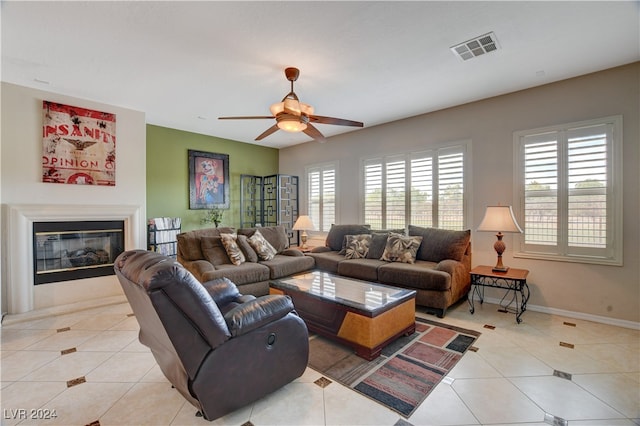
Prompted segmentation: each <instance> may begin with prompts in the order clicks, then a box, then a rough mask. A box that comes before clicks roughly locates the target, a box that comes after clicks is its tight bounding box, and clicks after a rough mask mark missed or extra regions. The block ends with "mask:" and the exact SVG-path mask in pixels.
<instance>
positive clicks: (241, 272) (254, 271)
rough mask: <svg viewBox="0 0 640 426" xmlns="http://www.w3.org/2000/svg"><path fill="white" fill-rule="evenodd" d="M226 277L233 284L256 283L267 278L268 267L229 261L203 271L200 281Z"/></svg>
mask: <svg viewBox="0 0 640 426" xmlns="http://www.w3.org/2000/svg"><path fill="white" fill-rule="evenodd" d="M224 277H226V278H228V279H230V280H231V281H232V282H233V283H234V284H236V285H238V286H240V285H243V284H249V283H257V282H259V281H268V280H269V268H267V267H266V266H265V265H261V264H259V263H251V262H244V263H243V264H242V265H238V266H236V265H232V264H231V262H227V263H224V264H222V265H218V266H216V269H215V271H208V272H205V273H204V274H203V276H202V281H203V282H206V281H211V280H215V279H217V278H224ZM241 291H242V290H241Z"/></svg>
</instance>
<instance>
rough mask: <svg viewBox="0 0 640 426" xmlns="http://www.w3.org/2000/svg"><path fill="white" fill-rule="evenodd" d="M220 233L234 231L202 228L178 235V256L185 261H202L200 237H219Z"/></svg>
mask: <svg viewBox="0 0 640 426" xmlns="http://www.w3.org/2000/svg"><path fill="white" fill-rule="evenodd" d="M221 232H224V233H228V234H231V233H233V232H235V229H234V228H229V227H224V228H204V229H196V230H194V231H189V232H183V233H181V234H178V236H177V239H178V255H179V256H180V257H182V258H183V259H185V260H202V259H204V255H203V253H202V249H201V244H200V239H201V238H202V237H219V236H220V233H221Z"/></svg>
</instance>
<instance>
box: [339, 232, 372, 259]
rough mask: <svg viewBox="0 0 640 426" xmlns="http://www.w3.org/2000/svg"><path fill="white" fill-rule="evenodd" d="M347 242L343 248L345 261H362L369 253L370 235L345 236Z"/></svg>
mask: <svg viewBox="0 0 640 426" xmlns="http://www.w3.org/2000/svg"><path fill="white" fill-rule="evenodd" d="M345 238H346V239H347V242H346V244H345V247H344V253H342V250H341V251H340V253H341V254H344V257H345V259H364V258H366V257H367V253H368V252H369V244H370V243H371V235H370V234H360V235H347V236H346V237H345Z"/></svg>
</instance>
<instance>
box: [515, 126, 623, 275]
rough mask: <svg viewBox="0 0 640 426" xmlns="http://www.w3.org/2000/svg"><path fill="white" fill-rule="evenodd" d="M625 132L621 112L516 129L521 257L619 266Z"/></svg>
mask: <svg viewBox="0 0 640 426" xmlns="http://www.w3.org/2000/svg"><path fill="white" fill-rule="evenodd" d="M621 134H622V117H619V116H618V117H610V118H606V119H602V120H592V121H588V122H582V123H575V124H568V125H564V126H557V127H554V128H547V129H543V131H524V132H517V133H516V134H514V140H515V142H516V144H517V149H516V151H517V155H518V158H517V160H516V165H517V168H518V171H517V173H516V177H517V179H518V182H517V188H518V191H519V199H520V200H521V203H520V207H521V210H522V212H523V215H524V228H525V235H524V238H521V244H520V252H519V253H517V255H518V256H522V257H534V258H560V259H564V260H570V261H580V262H590V263H605V264H621V261H622V244H621V240H622V220H621V214H622V197H621V192H622V191H621V186H622V171H621V167H620V165H621V154H622V151H621V149H622V148H621V145H622V143H621V142H622V139H621V137H622V136H621ZM616 165H618V167H616Z"/></svg>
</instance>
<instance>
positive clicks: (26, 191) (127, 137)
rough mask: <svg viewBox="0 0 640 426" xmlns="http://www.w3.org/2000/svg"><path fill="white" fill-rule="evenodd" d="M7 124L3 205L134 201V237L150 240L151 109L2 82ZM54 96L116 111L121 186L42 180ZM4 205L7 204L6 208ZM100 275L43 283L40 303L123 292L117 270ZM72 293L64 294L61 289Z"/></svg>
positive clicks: (2, 144) (1, 144)
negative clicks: (45, 104)
mask: <svg viewBox="0 0 640 426" xmlns="http://www.w3.org/2000/svg"><path fill="white" fill-rule="evenodd" d="M1 88H2V93H1V94H2V121H1V122H2V129H1V137H2V139H1V140H0V150H1V152H2V157H1V161H2V163H1V168H0V183H1V187H0V193H1V194H2V199H1V202H2V206H3V207H6V206H8V205H14V204H37V205H55V206H60V205H77V206H78V209H82V208H83V206H86V205H89V206H95V205H101V206H104V205H128V206H138V207H139V208H140V209H139V210H140V220H139V222H140V223H139V224H137V225H138V226H137V227H136V229H138V230H139V232H138V235H136V236H135V238H134V240H135V241H137V242H139V245H140V246H139V247H127V249H129V248H144V247H145V245H146V232H145V229H146V214H145V206H146V196H145V193H146V167H145V154H146V150H145V149H146V124H145V114H144V113H143V112H139V111H133V110H129V109H124V108H119V107H115V106H111V105H105V104H100V103H96V102H91V101H88V100H84V99H77V98H73V97H69V96H63V95H60V94H56V93H50V92H45V91H41V90H35V89H30V88H27V87H22V86H16V85H12V84H8V83H2V86H1ZM43 100H48V101H53V102H60V103H64V104H68V105H74V106H79V107H84V108H91V109H96V110H99V111H106V112H112V113H115V114H116V133H117V141H116V167H117V168H116V186H115V187H106V186H93V185H91V186H88V185H87V186H84V185H64V184H51V183H43V182H42V101H43ZM3 210H4V209H3ZM7 220H8V218H7V215H6V214H4V215H3V217H2V254H3V256H2V267H1V272H2V312H6V306H7V303H6V290H7V273H6V272H7V250H6V241H7V234H8V230H7ZM105 280H106V281H108V283H106V285H103V284H104V283H101V282H100V279H94V280H93V281H92V283H95V284H88V285H86V286H81V287H75V288H74V290H73V291H72V292H73V294H69V292H68V291H61V290H63V288H64V287H68V284H67V283H59V284H58V283H56V284H47V285H43V286H38V289H37V291H36V294H35V298H36V300H35V303H36V307H40V306H47V304H48V303H49V302H50V301H52V300H53V299H58V300H59V302H58V303H72V302H74V301H76V300H78V298H85V299H88V298H98V297H102V296H108V295H112V294H116V293H118V294H121V290H120V286H119V284H118V282H117V279H116V278H115V276H111V277H106V278H104V279H103V281H105ZM62 293H65V294H68V295H69V297H66V296H65V297H62V296H61V294H62Z"/></svg>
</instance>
